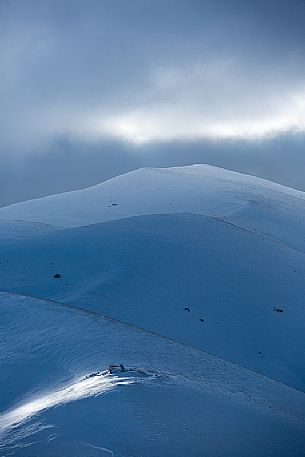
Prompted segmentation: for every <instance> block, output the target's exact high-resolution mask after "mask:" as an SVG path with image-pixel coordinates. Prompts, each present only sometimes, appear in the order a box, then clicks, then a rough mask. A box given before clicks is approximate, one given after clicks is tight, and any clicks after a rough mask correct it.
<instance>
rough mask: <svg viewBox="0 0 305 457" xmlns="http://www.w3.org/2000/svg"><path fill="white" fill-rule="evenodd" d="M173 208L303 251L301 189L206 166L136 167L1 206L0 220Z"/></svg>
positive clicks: (72, 219)
mask: <svg viewBox="0 0 305 457" xmlns="http://www.w3.org/2000/svg"><path fill="white" fill-rule="evenodd" d="M176 212H189V213H195V214H203V215H212V216H217V217H222V218H227V219H228V220H230V221H232V222H234V223H236V224H237V225H242V226H243V227H245V228H248V229H251V230H256V231H259V232H261V233H265V234H267V235H269V236H270V237H271V238H274V239H277V240H281V241H283V242H285V243H287V244H289V245H291V246H294V247H296V248H299V249H303V250H305V240H304V238H305V237H304V236H303V233H304V229H305V196H304V193H303V192H299V191H296V190H294V189H290V188H287V187H283V186H280V185H279V184H275V183H271V182H268V181H266V180H263V179H259V178H256V177H253V176H246V175H242V174H240V173H235V172H231V171H227V170H223V169H220V168H216V167H212V166H209V165H194V166H189V167H180V168H154V169H151V168H144V169H140V170H136V171H134V172H131V173H127V174H125V175H122V176H118V177H116V178H113V179H110V180H109V181H106V182H103V183H101V184H99V185H97V186H94V187H91V188H88V189H83V190H79V191H74V192H68V193H64V194H59V195H54V196H50V197H46V198H40V199H37V200H31V201H28V202H24V203H18V204H15V205H11V206H8V207H5V208H0V219H10V220H12V219H18V220H26V221H35V222H43V223H47V224H51V225H56V226H59V227H73V226H81V225H89V224H93V223H99V222H104V221H108V220H114V219H119V218H125V217H130V216H137V215H146V214H159V213H176Z"/></svg>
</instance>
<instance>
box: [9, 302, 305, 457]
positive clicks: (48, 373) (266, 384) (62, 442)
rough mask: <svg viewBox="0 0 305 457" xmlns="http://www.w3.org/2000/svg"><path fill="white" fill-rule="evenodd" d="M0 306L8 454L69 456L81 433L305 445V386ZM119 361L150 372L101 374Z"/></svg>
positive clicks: (100, 327)
mask: <svg viewBox="0 0 305 457" xmlns="http://www.w3.org/2000/svg"><path fill="white" fill-rule="evenodd" d="M0 310H1V316H2V319H1V337H2V341H3V345H2V352H1V364H2V365H5V367H6V370H5V371H4V372H3V376H2V377H1V379H0V392H1V397H0V399H1V404H2V406H3V407H2V409H3V410H4V411H3V413H2V416H1V421H0V424H1V427H2V448H0V449H2V455H10V454H11V453H13V455H15V456H20V457H30V456H31V457H32V456H35V455H39V452H40V453H41V452H43V455H47V456H48V455H54V456H55V455H63V456H65V455H67V456H71V457H72V456H73V455H74V454H69V452H70V451H69V452H68V451H67V454H65V453H64V454H61V453H60V454H58V453H57V454H56V452H58V450H59V449H60V446H61V447H62V449H65V446H66V443H73V442H75V441H76V442H81V443H83V444H82V446H81V448H83V446H84V443H85V444H86V443H87V444H91V445H93V446H96V447H100V448H103V449H106V450H110V451H112V452H113V453H114V455H115V456H121V457H123V456H124V455H126V454H124V452H125V449H127V452H128V453H129V454H130V455H132V456H133V455H136V456H137V455H138V456H140V455H147V456H153V457H157V456H164V457H165V456H181V457H182V456H185V455H187V453H188V450H189V449H191V450H192V455H194V456H198V457H199V456H201V455H204V454H205V453H207V454H208V455H215V456H219V457H220V456H232V452H233V455H236V456H244V455H259V456H265V457H267V456H268V457H269V456H283V457H284V456H289V455H291V456H293V455H301V452H303V451H304V449H305V442H304V434H303V426H304V420H305V397H304V394H303V393H301V392H298V391H296V390H294V389H292V388H289V387H287V386H285V385H283V384H280V383H277V382H274V381H272V380H269V379H268V378H265V377H263V376H260V375H258V374H255V373H254V372H250V371H248V370H245V369H244V368H242V367H239V366H236V365H231V364H230V363H227V362H225V361H223V360H220V359H217V358H215V357H213V356H211V355H208V354H206V353H204V352H201V351H197V350H194V349H192V348H189V347H185V346H183V345H180V344H178V343H175V342H173V341H170V340H167V339H164V338H160V337H158V336H156V335H153V334H149V333H147V332H145V331H141V330H137V329H134V328H132V327H130V326H126V325H124V324H119V323H117V322H115V321H112V320H109V319H105V318H102V317H98V316H95V315H91V314H88V313H86V312H84V311H79V310H77V309H75V310H74V309H72V308H67V307H65V306H62V305H60V304H56V303H51V302H44V301H42V300H36V299H30V298H26V297H18V296H12V295H8V294H1V295H0ZM12 361H13V363H12ZM117 361H124V363H125V366H126V367H134V366H136V365H137V366H138V367H140V368H141V369H140V370H139V371H137V370H131V371H130V372H129V371H128V370H127V371H123V372H119V373H113V374H110V373H109V372H106V373H99V374H100V375H98V373H96V371H98V370H99V369H100V368H101V367H105V368H106V367H107V366H108V364H109V362H117ZM90 374H91V375H90ZM105 393H106V394H107V395H103V394H105ZM12 399H13V404H12ZM76 400H79V401H76ZM16 401H17V404H16ZM60 405H61V406H60ZM54 406H60V407H58V408H55V409H54ZM36 416H37V417H36ZM253 429H254V430H255V434H254V433H253ZM33 434H34V435H33ZM220 434H221V437H222V439H219V435H220ZM255 441H256V442H258V443H259V445H258V446H259V447H258V448H257V447H256V444H255ZM53 448H54V449H55V451H54V453H53ZM60 452H62V451H60ZM96 452H97V451H96ZM100 452H101V454H97V455H103V453H102V451H100ZM103 452H106V451H103ZM83 455H87V454H86V453H84V454H83ZM89 455H91V454H90V453H89V451H88V456H89ZM127 455H128V454H127Z"/></svg>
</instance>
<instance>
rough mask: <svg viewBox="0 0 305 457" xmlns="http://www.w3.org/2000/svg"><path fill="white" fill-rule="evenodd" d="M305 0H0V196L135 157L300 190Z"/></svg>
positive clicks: (65, 186)
mask: <svg viewBox="0 0 305 457" xmlns="http://www.w3.org/2000/svg"><path fill="white" fill-rule="evenodd" d="M304 24H305V0H290V1H288V0H287V1H282V0H185V1H184V0H96V1H95V0H49V1H48V0H37V1H35V0H0V205H4V204H8V203H11V202H15V201H20V200H25V199H27V198H33V197H36V196H42V195H47V194H51V193H55V192H61V191H64V190H70V189H76V188H79V187H84V186H88V185H92V184H95V183H98V182H100V181H103V180H105V179H107V178H109V177H112V176H114V175H117V174H120V173H123V172H125V171H129V170H132V169H134V168H138V167H140V166H171V165H175V166H176V165H183V164H191V163H204V162H207V163H211V164H216V165H219V166H223V167H226V168H229V169H234V170H238V171H243V172H247V173H251V174H256V175H258V176H262V177H267V178H270V179H272V180H275V181H278V182H281V183H283V184H287V185H290V186H294V187H297V188H300V189H304V190H305V179H304V178H305V139H304V138H305V77H304V75H305V27H304Z"/></svg>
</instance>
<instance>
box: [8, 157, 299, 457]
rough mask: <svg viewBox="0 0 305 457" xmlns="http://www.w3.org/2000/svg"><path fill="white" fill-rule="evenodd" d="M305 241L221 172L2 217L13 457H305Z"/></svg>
mask: <svg viewBox="0 0 305 457" xmlns="http://www.w3.org/2000/svg"><path fill="white" fill-rule="evenodd" d="M304 233H305V194H304V193H302V192H299V191H296V190H293V189H289V188H286V187H283V186H280V185H278V184H274V183H270V182H268V181H265V180H262V179H258V178H255V177H251V176H245V175H241V174H238V173H233V172H230V171H226V170H222V169H218V168H215V167H211V166H206V165H196V166H192V167H183V168H172V169H141V170H137V171H135V172H131V173H127V174H126V175H123V176H119V177H117V178H114V179H111V180H109V181H106V182H104V183H102V184H100V185H98V186H95V187H92V188H89V189H84V190H80V191H75V192H69V193H65V194H60V195H55V196H52V197H46V198H42V199H38V200H33V201H29V202H24V203H19V204H16V205H11V206H8V207H5V208H0V291H2V294H0V315H1V319H0V322H1V330H0V331H1V334H0V338H1V341H2V347H1V353H0V364H1V367H0V368H1V372H2V373H4V375H3V376H2V378H1V380H0V402H1V410H2V415H1V416H0V442H1V440H2V448H1V447H0V455H4V456H7V455H16V456H17V457H18V456H19V457H32V456H38V455H39V456H40V455H46V456H48V455H50V456H55V455H60V456H63V457H74V456H77V455H82V456H86V457H87V456H88V457H89V456H111V455H114V456H115V457H123V456H130V457H140V456H145V457H163V456H164V457H165V456H175V457H180V456H181V457H185V456H186V455H192V456H194V457H201V456H203V455H208V456H214V457H216V456H217V457H221V456H228V457H229V456H232V455H234V456H241V457H242V456H243V457H244V456H249V457H256V456H257V457H261V456H266V457H267V456H268V457H272V456H276V457H278V456H283V457H289V456H291V457H297V456H303V455H305V439H304V433H303V430H304V425H305V393H304V392H305V364H304V351H303V348H304V347H305V332H304V322H305V306H304V297H305V282H304V277H305V237H304ZM30 297H32V298H30ZM111 364H116V365H118V366H119V365H120V364H123V365H124V367H127V369H126V370H124V371H121V370H120V369H118V371H116V372H114V373H113V372H111V371H107V369H108V367H109V365H111ZM50 425H52V426H53V428H49V427H50ZM220 437H221V438H220ZM1 452H2V454H1Z"/></svg>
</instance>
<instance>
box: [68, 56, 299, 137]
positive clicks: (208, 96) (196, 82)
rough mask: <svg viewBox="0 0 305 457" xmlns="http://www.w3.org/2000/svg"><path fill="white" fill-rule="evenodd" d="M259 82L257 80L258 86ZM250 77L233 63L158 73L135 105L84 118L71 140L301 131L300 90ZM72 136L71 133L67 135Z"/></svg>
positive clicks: (274, 134)
mask: <svg viewBox="0 0 305 457" xmlns="http://www.w3.org/2000/svg"><path fill="white" fill-rule="evenodd" d="M260 79H261V80H260ZM260 79H259V78H258V81H256V84H255V81H254V77H251V78H250V77H249V75H247V74H246V73H245V72H244V71H243V69H242V68H241V65H240V64H239V63H238V62H233V61H230V60H229V61H225V60H224V61H218V62H208V63H206V64H205V65H196V66H193V67H192V66H191V67H190V68H188V69H184V70H181V69H177V68H173V69H161V70H158V71H155V72H154V74H153V75H152V77H151V79H150V80H148V81H147V84H146V86H145V89H144V90H143V92H142V93H141V94H140V95H138V96H137V97H136V96H134V97H132V99H137V102H138V103H132V104H130V106H128V107H127V108H125V107H124V106H121V107H118V108H117V109H116V111H113V109H112V110H110V109H109V111H108V110H107V109H106V110H103V112H98V111H97V112H95V113H89V112H88V113H87V119H86V121H84V119H83V122H82V123H81V124H79V126H78V129H77V131H75V132H74V134H75V133H76V135H80V136H82V135H84V136H85V137H87V138H88V139H90V138H92V139H96V138H97V139H98V138H99V137H110V138H115V139H119V140H122V141H129V142H132V143H135V144H139V145H141V144H145V143H149V142H164V141H165V142H166V141H179V140H188V141H198V140H201V139H203V140H205V139H222V140H224V139H261V138H262V139H263V138H266V137H275V136H277V135H280V134H282V133H287V132H293V133H299V132H304V131H305V86H304V84H303V83H299V84H298V85H297V86H296V87H294V86H293V87H290V86H289V85H288V86H287V84H286V82H285V83H283V81H282V82H281V81H279V82H277V81H275V80H274V79H272V78H271V79H266V78H265V77H264V75H261V76H260ZM70 134H71V135H73V131H70Z"/></svg>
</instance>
